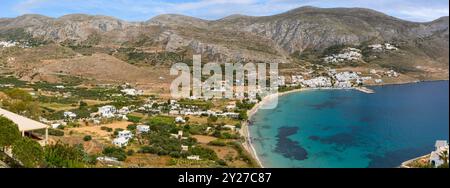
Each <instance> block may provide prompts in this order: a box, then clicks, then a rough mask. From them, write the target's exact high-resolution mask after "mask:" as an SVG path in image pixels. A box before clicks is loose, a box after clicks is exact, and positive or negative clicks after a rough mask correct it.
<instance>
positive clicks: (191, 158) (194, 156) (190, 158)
mask: <svg viewBox="0 0 450 188" xmlns="http://www.w3.org/2000/svg"><path fill="white" fill-rule="evenodd" d="M187 159H189V160H196V161H199V160H200V156H198V155H191V156H187Z"/></svg>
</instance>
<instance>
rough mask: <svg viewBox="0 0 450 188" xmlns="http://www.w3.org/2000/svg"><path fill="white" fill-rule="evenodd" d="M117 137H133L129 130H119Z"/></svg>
mask: <svg viewBox="0 0 450 188" xmlns="http://www.w3.org/2000/svg"><path fill="white" fill-rule="evenodd" d="M117 136H118V137H119V138H125V139H127V140H129V139H131V138H133V134H132V133H131V131H129V130H124V131H120V132H119V134H118V135H117Z"/></svg>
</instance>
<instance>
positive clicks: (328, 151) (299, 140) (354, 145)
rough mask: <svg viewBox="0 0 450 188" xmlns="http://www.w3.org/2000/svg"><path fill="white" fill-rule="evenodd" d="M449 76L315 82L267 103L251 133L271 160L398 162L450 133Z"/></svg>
mask: <svg viewBox="0 0 450 188" xmlns="http://www.w3.org/2000/svg"><path fill="white" fill-rule="evenodd" d="M448 86H449V83H448V81H438V82H422V83H414V84H405V85H389V86H379V87H372V88H371V89H374V90H375V92H376V93H375V94H365V93H362V92H359V91H355V90H312V91H304V92H298V93H292V94H287V95H285V96H282V97H280V99H279V104H278V107H277V108H276V109H272V110H259V111H258V112H257V113H256V114H255V115H254V116H253V117H252V120H253V121H254V123H253V125H252V126H250V133H251V137H252V142H253V145H254V147H255V149H256V151H257V153H258V156H259V158H260V159H261V161H262V163H263V164H264V166H265V167H306V168H310V167H321V168H322V167H323V168H328V167H356V168H366V167H397V166H399V165H400V164H401V162H403V161H405V160H408V159H411V158H414V157H418V156H421V155H424V154H427V153H429V152H431V151H432V150H433V145H434V142H435V141H436V140H438V139H445V140H448V137H449V116H448V113H449V93H448V91H449V88H448Z"/></svg>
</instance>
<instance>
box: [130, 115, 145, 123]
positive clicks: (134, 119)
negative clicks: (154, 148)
mask: <svg viewBox="0 0 450 188" xmlns="http://www.w3.org/2000/svg"><path fill="white" fill-rule="evenodd" d="M127 118H128V121H129V122H133V123H139V122H140V121H141V119H142V118H141V117H137V116H133V115H127Z"/></svg>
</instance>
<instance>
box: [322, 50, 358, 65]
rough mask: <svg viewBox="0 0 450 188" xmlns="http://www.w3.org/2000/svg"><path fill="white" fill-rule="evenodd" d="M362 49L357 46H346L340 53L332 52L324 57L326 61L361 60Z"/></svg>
mask: <svg viewBox="0 0 450 188" xmlns="http://www.w3.org/2000/svg"><path fill="white" fill-rule="evenodd" d="M361 58H362V54H361V50H360V49H357V48H345V49H343V50H342V51H341V52H340V53H339V54H332V55H329V56H326V57H324V58H323V61H324V62H325V63H340V62H346V61H357V60H361Z"/></svg>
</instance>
